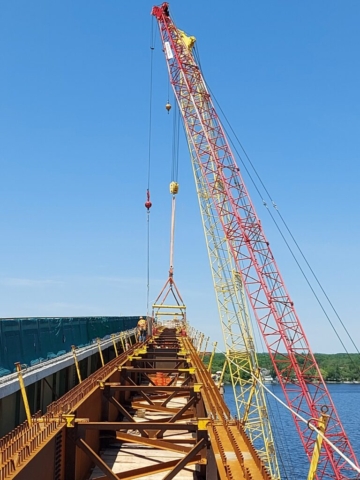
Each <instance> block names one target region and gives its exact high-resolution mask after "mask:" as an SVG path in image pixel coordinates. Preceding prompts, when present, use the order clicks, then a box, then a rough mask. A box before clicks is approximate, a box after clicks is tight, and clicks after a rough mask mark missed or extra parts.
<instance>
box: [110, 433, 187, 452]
mask: <svg viewBox="0 0 360 480" xmlns="http://www.w3.org/2000/svg"><path fill="white" fill-rule="evenodd" d="M116 439H117V440H121V441H122V442H127V443H137V444H140V445H147V446H149V447H155V448H159V449H161V450H169V451H173V452H179V453H189V452H190V450H191V448H190V447H186V446H183V445H176V444H174V443H170V442H168V441H165V440H159V439H158V438H156V439H154V438H145V437H138V436H137V435H131V434H129V433H124V432H116Z"/></svg>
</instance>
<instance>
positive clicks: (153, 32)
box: [146, 17, 157, 316]
mask: <svg viewBox="0 0 360 480" xmlns="http://www.w3.org/2000/svg"><path fill="white" fill-rule="evenodd" d="M156 31H157V30H156V29H154V17H151V29H150V86H149V87H150V88H149V131H148V171H147V194H148V199H149V198H150V197H149V195H150V177H151V139H152V97H153V63H154V61H153V59H154V55H153V53H154V49H155V38H156ZM146 223H147V242H146V257H147V260H146V315H147V316H149V303H150V208H148V209H147V222H146Z"/></svg>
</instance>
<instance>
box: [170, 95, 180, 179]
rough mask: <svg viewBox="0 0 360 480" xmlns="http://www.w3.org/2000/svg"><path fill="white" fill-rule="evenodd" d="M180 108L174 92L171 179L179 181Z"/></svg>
mask: <svg viewBox="0 0 360 480" xmlns="http://www.w3.org/2000/svg"><path fill="white" fill-rule="evenodd" d="M179 117H180V110H179V106H178V104H177V101H176V98H175V94H174V115H173V131H172V160H171V181H174V182H177V181H178V174H179V134H180V120H179Z"/></svg>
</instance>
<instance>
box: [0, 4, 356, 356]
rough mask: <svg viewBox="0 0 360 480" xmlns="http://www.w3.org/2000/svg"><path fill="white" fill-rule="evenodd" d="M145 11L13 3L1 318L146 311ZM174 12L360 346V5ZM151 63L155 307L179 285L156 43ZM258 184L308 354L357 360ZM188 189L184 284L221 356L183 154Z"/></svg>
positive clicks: (167, 120)
mask: <svg viewBox="0 0 360 480" xmlns="http://www.w3.org/2000/svg"><path fill="white" fill-rule="evenodd" d="M134 5H135V6H132V5H131V2H122V1H120V0H116V1H115V0H104V1H101V2H100V1H98V0H96V1H95V0H93V1H92V0H87V1H80V0H79V1H76V2H73V1H68V0H63V1H61V2H48V1H45V0H43V1H39V0H33V1H31V2H29V1H27V0H26V1H25V0H22V1H21V0H17V1H6V2H2V3H1V6H0V65H1V75H0V92H1V93H0V98H1V100H0V108H1V114H0V132H1V136H0V138H1V140H0V142H1V143H0V163H1V189H0V204H1V208H0V222H1V227H2V228H1V231H2V234H1V238H0V242H1V248H0V255H1V261H0V264H1V269H0V298H1V308H0V315H1V316H3V317H12V316H72V315H74V316H75V315H127V314H129V315H131V314H138V313H143V312H144V311H146V220H147V219H146V211H145V208H144V201H145V194H146V188H147V163H148V131H149V77H150V49H149V46H150V32H151V24H152V19H151V16H150V10H151V7H152V5H153V2H149V1H147V0H144V1H142V2H136V3H134ZM170 8H171V12H172V15H173V18H174V20H175V21H176V23H177V26H178V27H179V28H181V29H184V30H185V31H186V32H188V33H189V34H192V35H195V36H196V38H197V46H198V49H199V52H200V57H201V65H202V68H203V72H204V76H205V78H206V80H207V83H208V84H209V86H210V88H211V90H212V91H213V92H214V94H215V96H216V98H217V100H218V101H219V103H220V105H221V107H222V108H223V110H224V111H225V113H226V115H227V117H228V118H229V120H230V122H231V125H232V127H233V128H234V129H235V131H236V133H237V135H238V137H239V138H240V140H241V142H242V144H243V145H244V147H245V149H246V151H247V153H248V154H249V156H250V158H251V160H252V162H253V163H254V164H255V166H256V168H257V170H258V172H259V173H260V175H261V177H262V179H263V180H264V182H265V184H266V186H267V188H268V190H269V191H270V192H271V194H272V197H273V198H274V200H275V201H276V203H277V205H278V207H279V209H280V211H281V213H282V215H283V216H284V217H285V219H286V221H287V223H288V224H289V226H290V228H291V230H292V232H293V233H294V235H295V237H296V239H297V240H298V242H299V244H300V245H301V247H302V248H303V251H304V253H305V255H306V256H307V258H308V260H309V262H310V263H311V265H312V267H313V269H314V270H315V271H316V273H317V275H318V277H319V279H320V280H321V282H322V284H323V286H324V288H325V290H326V291H327V292H328V295H329V296H330V298H331V300H332V302H333V303H334V305H335V306H336V308H337V310H338V311H339V314H340V316H341V318H342V319H343V321H344V322H345V323H346V325H347V328H348V329H349V331H350V332H351V334H352V337H353V339H354V341H355V342H356V344H357V345H360V333H359V331H360V330H359V328H358V318H359V315H360V307H359V304H358V301H357V300H358V286H359V281H358V271H359V268H360V258H359V255H358V252H359V247H358V245H359V243H360V229H359V220H360V216H359V208H358V202H359V200H358V190H359V189H358V186H359V152H360V135H359V129H360V128H359V127H360V106H359V105H360V93H359V92H360V89H359V85H360V67H359V62H358V49H359V44H360V31H359V28H358V18H359V14H360V3H359V2H358V1H357V0H354V1H350V0H347V1H346V2H338V1H331V0H330V1H329V0H326V1H325V0H318V1H317V2H310V1H304V2H280V1H271V2H269V1H265V0H261V1H257V2H245V1H235V0H231V1H228V2H226V7H223V6H220V4H219V2H215V0H208V1H207V2H193V1H192V2H190V1H184V0H182V1H180V0H175V1H173V2H171V4H170ZM154 28H157V27H156V25H155V24H154ZM153 55H154V60H153V62H154V75H153V119H152V132H153V135H152V150H151V158H152V161H151V184H150V187H151V199H152V202H153V208H152V212H151V220H150V223H151V264H150V267H151V282H150V287H151V289H150V298H151V299H155V298H156V296H157V294H158V292H159V291H160V289H161V287H162V285H163V283H164V282H165V280H166V278H167V272H168V261H169V260H168V257H169V255H168V249H169V229H170V206H171V205H170V202H171V197H170V195H169V193H168V184H169V181H170V172H171V149H172V114H170V115H167V113H166V111H165V108H164V105H165V103H166V102H167V99H168V79H167V72H166V69H165V61H164V58H163V53H162V51H161V48H160V44H159V36H158V35H157V43H156V45H155V50H154V54H153ZM244 176H245V180H246V181H247V184H248V187H249V190H250V193H251V195H252V197H253V201H254V203H255V206H256V208H257V212H258V215H259V217H260V218H261V220H262V223H263V226H264V229H265V232H266V234H267V237H268V239H269V241H270V244H271V247H272V249H273V251H274V254H275V257H276V260H277V263H278V265H279V267H280V270H281V272H282V275H283V277H284V279H285V282H286V285H287V288H288V290H289V292H290V295H291V297H292V298H293V300H294V301H295V306H296V307H297V310H298V313H299V316H300V318H301V320H302V323H303V326H304V329H305V331H306V333H307V335H308V337H309V340H310V344H311V345H312V347H313V349H314V350H315V351H318V352H338V351H342V347H341V346H340V344H339V342H338V340H336V338H335V336H334V334H333V333H332V331H331V329H330V327H329V325H328V323H327V321H326V320H325V318H324V316H323V315H322V314H321V313H320V311H319V308H318V307H317V306H316V303H315V302H314V300H313V297H312V295H311V293H310V292H309V289H308V288H307V287H306V285H305V282H304V281H303V279H302V277H301V275H300V273H299V272H298V270H297V268H296V266H295V264H294V262H293V261H292V259H291V256H290V255H289V253H288V252H287V251H286V248H285V247H284V245H283V243H282V242H281V240H280V238H279V235H278V233H277V231H276V228H275V227H274V225H273V224H272V222H271V221H270V219H269V215H268V214H267V211H266V209H265V208H264V207H263V205H262V201H261V199H260V198H259V197H258V196H257V194H256V192H255V191H254V189H253V187H252V185H251V184H250V183H249V180H248V178H247V176H246V175H244ZM179 182H180V193H179V195H178V198H177V208H178V210H177V232H176V242H175V243H176V247H175V278H176V280H177V283H178V287H179V289H180V291H181V293H182V295H183V297H184V300H185V303H186V304H187V306H188V316H189V320H190V322H191V323H192V324H193V325H195V326H196V327H197V328H199V329H202V330H206V332H207V333H208V334H209V335H211V337H212V340H214V339H219V338H220V336H221V332H220V326H219V321H218V317H217V310H216V304H215V299H214V294H213V289H212V280H211V275H210V269H209V266H208V260H207V253H206V248H205V242H204V238H203V233H202V226H201V220H200V214H199V212H198V205H197V199H196V193H195V186H194V182H193V178H192V172H191V165H190V161H189V158H188V152H187V149H186V145H185V143H184V141H183V140H182V141H181V151H180V157H179ZM332 319H333V321H334V323H335V325H338V323H337V321H336V319H335V317H334V315H333V314H332ZM346 344H347V345H348V347H349V349H350V351H353V350H354V349H353V348H352V347H351V346H350V345H349V342H346ZM260 349H261V348H260Z"/></svg>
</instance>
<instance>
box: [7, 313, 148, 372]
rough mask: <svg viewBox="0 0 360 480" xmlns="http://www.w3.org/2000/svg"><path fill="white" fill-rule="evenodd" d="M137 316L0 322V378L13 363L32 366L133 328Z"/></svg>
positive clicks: (12, 366) (9, 319)
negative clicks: (73, 348) (95, 340)
mask: <svg viewBox="0 0 360 480" xmlns="http://www.w3.org/2000/svg"><path fill="white" fill-rule="evenodd" d="M138 320H139V316H136V317H61V318H51V317H49V318H44V317H43V318H35V317H34V318H3V319H0V376H3V375H7V374H9V373H11V372H13V371H14V369H15V368H14V363H15V362H20V363H22V364H26V365H28V366H30V365H35V364H37V363H40V362H42V361H44V360H48V359H51V358H54V357H57V356H59V355H62V354H64V353H66V352H69V351H70V350H71V345H76V346H77V347H83V346H85V345H89V344H91V343H92V342H93V340H94V339H96V338H98V337H99V338H104V337H106V336H108V335H111V334H112V333H116V332H122V331H124V330H129V329H131V328H134V327H135V326H136V324H137V322H138Z"/></svg>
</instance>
